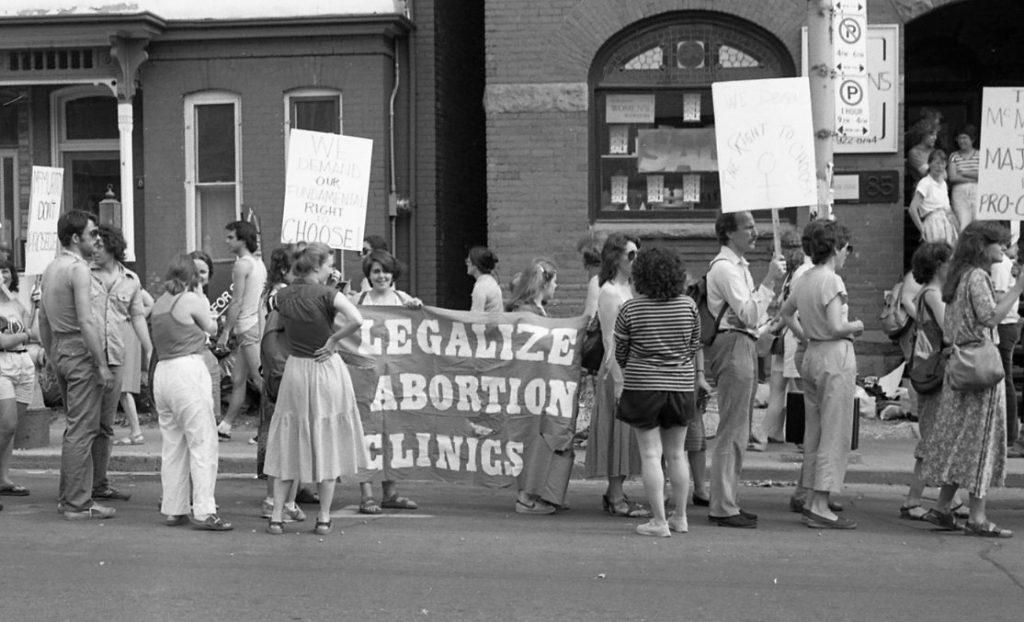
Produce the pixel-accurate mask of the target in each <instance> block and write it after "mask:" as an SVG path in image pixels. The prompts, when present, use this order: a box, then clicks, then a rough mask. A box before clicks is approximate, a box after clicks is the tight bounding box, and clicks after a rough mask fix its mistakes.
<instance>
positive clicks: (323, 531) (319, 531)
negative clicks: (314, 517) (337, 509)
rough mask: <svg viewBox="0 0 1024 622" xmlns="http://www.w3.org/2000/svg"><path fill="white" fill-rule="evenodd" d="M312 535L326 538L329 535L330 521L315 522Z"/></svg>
mask: <svg viewBox="0 0 1024 622" xmlns="http://www.w3.org/2000/svg"><path fill="white" fill-rule="evenodd" d="M313 533H315V534H316V535H318V536H326V535H327V534H329V533H331V519H327V520H326V521H319V520H318V521H317V522H316V527H315V528H314V529H313Z"/></svg>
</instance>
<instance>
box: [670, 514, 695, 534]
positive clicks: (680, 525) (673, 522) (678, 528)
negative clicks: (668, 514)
mask: <svg viewBox="0 0 1024 622" xmlns="http://www.w3.org/2000/svg"><path fill="white" fill-rule="evenodd" d="M668 528H669V531H674V532H676V533H688V532H689V531H690V525H689V523H687V521H686V517H683V518H681V519H676V518H675V517H673V518H670V519H668Z"/></svg>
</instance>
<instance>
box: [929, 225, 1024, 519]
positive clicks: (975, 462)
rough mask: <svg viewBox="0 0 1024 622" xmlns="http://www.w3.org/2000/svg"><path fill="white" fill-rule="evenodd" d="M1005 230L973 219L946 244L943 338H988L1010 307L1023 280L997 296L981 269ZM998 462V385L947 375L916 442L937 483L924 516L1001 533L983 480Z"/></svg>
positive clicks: (959, 341) (999, 480)
mask: <svg viewBox="0 0 1024 622" xmlns="http://www.w3.org/2000/svg"><path fill="white" fill-rule="evenodd" d="M1008 242H1009V233H1008V232H1007V230H1006V229H1005V228H1004V227H1003V226H1002V225H1001V224H1000V223H996V222H992V221H987V220H976V221H974V222H972V223H971V224H969V225H967V227H966V228H964V232H963V234H962V235H961V236H960V241H959V243H958V244H957V246H956V248H955V250H954V251H953V259H952V260H951V261H950V266H949V276H947V277H946V282H945V284H944V285H943V287H942V300H943V302H945V303H946V314H945V318H944V322H943V337H944V340H945V342H946V343H949V344H952V345H963V344H968V343H971V342H979V341H983V340H986V339H988V340H991V339H992V334H993V331H994V330H995V328H996V326H997V325H998V324H999V320H1001V319H1002V318H1003V316H1005V315H1006V314H1007V312H1009V310H1010V308H1011V307H1013V306H1016V304H1017V301H1018V300H1019V299H1020V296H1021V293H1022V292H1024V279H1017V282H1016V283H1015V284H1014V285H1012V286H1011V287H1010V289H1009V290H1008V291H1007V292H1006V294H1005V295H1003V296H1002V297H1001V298H998V299H997V297H996V294H995V291H994V289H993V286H992V277H991V276H990V274H989V272H990V270H991V267H992V264H993V263H995V262H997V261H1000V260H1001V259H1002V257H1003V249H1005V248H1006V245H1007V243H1008ZM1005 467H1006V392H1005V391H1004V389H1003V383H1002V382H999V383H996V384H995V385H993V386H991V387H988V388H987V389H981V390H979V391H957V390H956V389H954V388H953V387H952V386H950V382H949V374H947V375H946V382H944V383H943V385H942V392H941V393H940V394H939V410H938V414H937V416H936V418H935V424H934V425H933V426H932V431H931V438H930V439H929V440H928V442H927V443H925V447H924V468H923V475H924V477H925V479H927V480H930V481H935V482H941V483H942V487H941V489H940V490H939V498H938V501H936V502H935V507H934V508H933V509H932V510H930V511H929V512H928V514H927V515H925V520H928V521H929V522H931V523H934V524H935V525H938V526H939V527H941V528H943V529H947V530H960V529H963V530H964V531H965V532H966V533H967V534H968V535H975V536H983V537H989V538H1009V537H1011V536H1012V535H1013V532H1012V531H1010V530H1009V529H1002V528H1000V527H998V526H996V524H995V523H993V522H992V521H990V520H988V516H987V514H986V512H985V497H986V495H987V493H988V489H989V486H993V485H994V486H1001V485H1002V484H1003V478H1004V475H1005V472H1004V471H1005ZM960 487H963V488H966V489H967V491H968V492H969V493H970V495H971V496H970V502H969V503H968V506H969V508H970V518H968V521H967V523H966V525H965V524H963V523H962V522H961V521H959V520H958V519H957V518H956V517H955V516H954V515H953V512H952V511H951V505H952V503H953V495H954V494H955V493H956V491H957V489H958V488H960Z"/></svg>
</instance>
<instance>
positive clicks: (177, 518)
mask: <svg viewBox="0 0 1024 622" xmlns="http://www.w3.org/2000/svg"><path fill="white" fill-rule="evenodd" d="M186 523H188V514H176V515H171V516H165V517H164V525H167V526H168V527H179V526H181V525H184V524H186Z"/></svg>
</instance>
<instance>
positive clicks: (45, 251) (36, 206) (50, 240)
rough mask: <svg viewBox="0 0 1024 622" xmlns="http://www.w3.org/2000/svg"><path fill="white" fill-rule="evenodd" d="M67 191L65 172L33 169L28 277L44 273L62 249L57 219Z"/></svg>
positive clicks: (28, 243) (26, 244)
mask: <svg viewBox="0 0 1024 622" xmlns="http://www.w3.org/2000/svg"><path fill="white" fill-rule="evenodd" d="M63 192H64V169H62V168H51V167H47V166H33V167H32V187H31V192H30V194H29V201H28V235H27V236H26V238H25V274H42V273H43V270H45V269H46V266H47V265H48V264H49V263H50V262H51V261H53V258H54V257H56V255H57V251H58V250H59V249H60V243H59V241H58V240H57V220H58V219H59V218H60V203H61V197H62V196H63Z"/></svg>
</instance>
